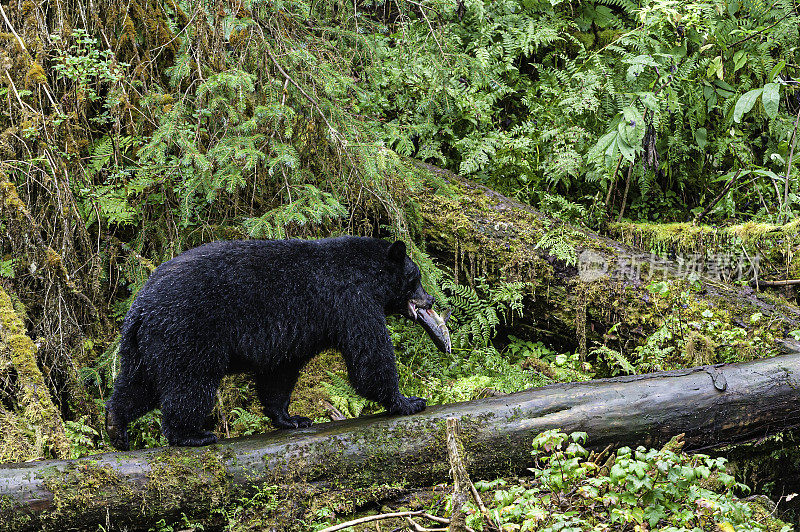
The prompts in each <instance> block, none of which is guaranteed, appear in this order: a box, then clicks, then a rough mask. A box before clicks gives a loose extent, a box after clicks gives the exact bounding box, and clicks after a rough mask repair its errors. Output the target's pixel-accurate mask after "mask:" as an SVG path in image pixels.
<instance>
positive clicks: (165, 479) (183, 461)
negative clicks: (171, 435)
mask: <svg viewBox="0 0 800 532" xmlns="http://www.w3.org/2000/svg"><path fill="white" fill-rule="evenodd" d="M224 462H225V458H224V457H223V456H222V455H221V453H219V452H218V450H216V449H215V448H214V447H210V448H208V449H207V450H205V451H204V452H196V451H191V450H184V449H175V448H169V449H165V450H163V451H161V452H159V453H158V454H155V455H153V458H152V459H151V460H150V472H149V473H148V475H147V477H148V481H147V484H146V485H145V486H144V493H145V495H144V500H147V501H150V502H154V501H157V504H156V505H155V506H153V507H151V508H148V512H149V513H152V514H154V515H159V514H162V513H169V512H172V511H176V510H178V509H179V508H185V506H184V505H185V502H186V500H187V498H186V497H185V496H184V494H189V493H190V494H191V500H192V501H193V503H194V504H195V505H199V506H200V507H202V508H214V507H216V506H219V505H221V504H224V503H225V502H227V501H228V500H229V498H230V495H231V490H232V487H231V482H230V478H229V475H228V473H227V471H226V469H225V463H224Z"/></svg>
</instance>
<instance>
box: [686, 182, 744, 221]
mask: <svg viewBox="0 0 800 532" xmlns="http://www.w3.org/2000/svg"><path fill="white" fill-rule="evenodd" d="M741 173H742V169H741V168H739V169H738V170H737V171H736V174H735V175H734V176H733V177H732V178H731V179H730V180H729V181H728V182H727V183H725V186H724V187H723V188H722V191H721V192H720V193H719V194H717V197H716V198H714V201H712V202H711V203H710V204H709V205H708V206H707V207H706V208H705V209H703V212H701V213H700V214H698V215H697V216H695V218H694V224H695V225H697V224H698V223H700V220H702V219H703V218H705V216H706V215H707V214H708V213H709V212H711V209H713V208H714V206H715V205H716V204H717V203H719V202H720V200H721V199H722V198H723V197H725V194H727V193H728V191H729V190H730V189H731V187H732V186H733V184H734V183H735V182H736V180H737V179H739V176H740V175H741Z"/></svg>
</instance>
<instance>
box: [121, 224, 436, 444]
mask: <svg viewBox="0 0 800 532" xmlns="http://www.w3.org/2000/svg"><path fill="white" fill-rule="evenodd" d="M432 304H433V297H432V296H430V295H429V294H427V293H426V292H425V290H424V289H423V288H422V285H421V284H420V272H419V268H417V266H416V265H415V264H414V263H413V262H412V260H411V259H410V258H409V257H408V256H407V255H406V246H405V244H404V243H403V242H400V241H398V242H395V243H393V244H390V243H389V242H386V241H384V240H380V239H376V238H365V237H349V236H346V237H338V238H329V239H323V240H310V241H305V240H234V241H222V242H213V243H210V244H205V245H203V246H200V247H197V248H194V249H192V250H189V251H187V252H185V253H183V254H181V255H178V256H177V257H175V258H174V259H172V260H170V261H168V262H165V263H164V264H162V265H161V266H159V267H158V268H157V269H156V270H155V271H154V272H153V274H152V275H151V276H150V278H149V279H148V281H147V282H146V283H145V285H144V286H143V287H142V289H141V290H140V291H139V293H138V294H137V296H136V299H135V300H134V302H133V305H131V308H130V310H129V311H128V313H127V315H126V316H125V321H124V322H123V325H122V333H121V340H120V345H119V354H120V358H121V369H120V373H119V375H118V376H117V379H116V381H115V383H114V393H113V395H112V397H111V398H110V399H109V402H108V405H107V408H106V425H107V428H108V432H109V435H110V437H111V443H112V444H113V445H114V447H116V448H117V449H121V450H127V449H128V448H129V442H128V434H127V426H128V423H130V422H131V421H133V420H135V419H136V418H138V417H139V416H141V415H143V414H145V413H146V412H148V411H150V410H152V409H153V408H156V407H158V406H159V405H160V407H161V411H162V414H163V420H162V427H163V430H164V435H165V436H166V438H167V440H168V441H169V443H170V445H191V446H199V445H207V444H211V443H214V442H215V441H216V436H214V434H213V433H211V432H209V431H208V430H205V429H204V427H203V425H204V422H205V419H206V417H207V416H208V414H209V413H210V412H211V408H212V406H213V403H214V396H215V393H216V390H217V387H218V386H219V383H220V380H221V379H222V377H223V376H225V375H226V374H230V373H236V372H241V371H249V372H253V373H254V374H255V384H256V389H257V391H258V396H259V399H260V400H261V403H262V404H263V407H264V413H265V415H267V416H269V418H270V419H271V420H272V423H273V424H274V425H275V426H276V427H279V428H295V427H307V426H309V425H311V420H310V419H308V418H306V417H301V416H292V415H290V414H289V412H288V410H287V407H288V405H289V397H290V395H291V393H292V389H293V388H294V386H295V384H296V382H297V377H298V374H299V372H300V370H301V369H302V367H303V366H304V365H305V364H306V362H308V361H309V360H310V359H311V358H312V357H314V356H315V355H316V354H318V353H319V352H320V351H321V350H323V349H326V348H329V347H334V348H337V349H339V350H340V351H341V352H342V354H343V356H344V359H345V361H346V364H347V371H348V374H349V377H350V381H351V383H352V384H353V387H354V388H355V389H356V391H358V393H360V394H361V395H363V396H364V397H366V398H367V399H370V400H372V401H376V402H378V403H380V404H381V405H383V406H384V407H385V408H386V410H387V411H388V412H389V413H391V414H414V413H417V412H420V411H421V410H423V409H424V408H425V400H424V399H420V398H418V397H405V396H403V395H402V394H401V393H400V389H399V388H398V379H397V369H396V367H395V359H394V348H393V346H392V342H391V340H390V338H389V334H388V331H387V330H386V316H387V315H388V314H398V313H399V314H404V315H406V316H408V317H409V318H411V319H416V317H417V312H418V311H417V309H418V308H419V309H430V308H431V306H432Z"/></svg>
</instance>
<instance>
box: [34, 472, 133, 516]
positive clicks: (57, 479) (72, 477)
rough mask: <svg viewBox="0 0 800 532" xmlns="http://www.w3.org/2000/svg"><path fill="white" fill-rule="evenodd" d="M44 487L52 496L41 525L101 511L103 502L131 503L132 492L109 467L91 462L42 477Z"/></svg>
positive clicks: (104, 503)
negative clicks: (124, 501) (87, 512)
mask: <svg viewBox="0 0 800 532" xmlns="http://www.w3.org/2000/svg"><path fill="white" fill-rule="evenodd" d="M45 476H46V478H45V479H44V483H43V484H44V487H45V488H46V489H48V490H49V491H50V492H51V493H52V494H53V508H52V510H50V511H49V512H46V513H44V514H42V517H41V519H42V522H44V523H48V522H57V523H65V522H70V521H71V520H72V519H73V518H75V517H78V516H82V515H83V514H84V512H85V511H86V510H87V509H94V510H96V509H98V508H103V507H104V506H105V505H106V504H107V501H112V500H114V501H117V500H120V499H123V500H129V501H130V500H132V493H133V492H132V490H131V488H130V487H129V486H128V485H127V484H126V482H125V480H124V479H123V478H122V477H121V475H120V474H119V473H118V472H117V471H115V470H114V469H113V468H112V467H111V466H100V465H98V464H97V463H96V462H94V461H83V462H80V463H77V464H74V463H73V464H70V465H69V466H67V468H66V469H64V470H63V471H58V470H55V469H54V470H52V471H50V472H49V473H45Z"/></svg>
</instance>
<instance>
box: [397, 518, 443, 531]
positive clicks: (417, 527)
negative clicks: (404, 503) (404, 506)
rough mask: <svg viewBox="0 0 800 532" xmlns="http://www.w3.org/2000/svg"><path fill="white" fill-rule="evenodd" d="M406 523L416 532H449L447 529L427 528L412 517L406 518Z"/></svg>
mask: <svg viewBox="0 0 800 532" xmlns="http://www.w3.org/2000/svg"><path fill="white" fill-rule="evenodd" d="M406 521H407V522H408V524H409V525H411V529H412V530H413V531H414V532H447V529H446V528H425V527H424V526H422V525H420V524H419V523H417V522H416V521H414V520H413V519H411V518H410V517H406Z"/></svg>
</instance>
